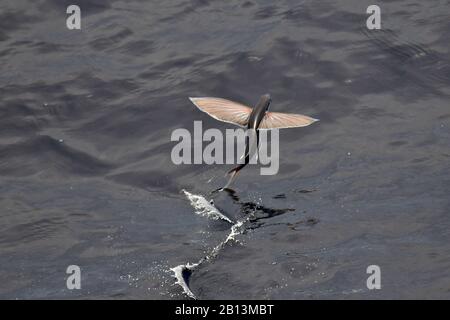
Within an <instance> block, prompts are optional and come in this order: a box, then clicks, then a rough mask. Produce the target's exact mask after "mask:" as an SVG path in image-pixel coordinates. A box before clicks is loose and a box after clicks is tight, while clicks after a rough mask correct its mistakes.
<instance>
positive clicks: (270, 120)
mask: <svg viewBox="0 0 450 320" xmlns="http://www.w3.org/2000/svg"><path fill="white" fill-rule="evenodd" d="M316 121H319V119H315V118H311V117H308V116H305V115H303V114H295V113H282V112H266V115H265V116H264V118H263V119H262V120H261V123H260V125H259V127H258V129H262V130H264V129H282V128H297V127H306V126H309V125H310V124H312V123H314V122H316Z"/></svg>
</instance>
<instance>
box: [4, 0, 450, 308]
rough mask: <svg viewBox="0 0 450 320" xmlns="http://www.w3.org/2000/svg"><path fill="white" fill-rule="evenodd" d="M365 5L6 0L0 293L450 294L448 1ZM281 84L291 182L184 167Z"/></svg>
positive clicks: (283, 168) (282, 176) (276, 103)
mask: <svg viewBox="0 0 450 320" xmlns="http://www.w3.org/2000/svg"><path fill="white" fill-rule="evenodd" d="M70 4H77V5H79V7H80V8H81V30H69V29H68V28H67V27H66V19H67V17H68V14H66V8H67V6H68V5H70ZM371 4H373V3H372V1H366V0H362V1H359V0H358V1H357V0H345V1H344V0H341V1H331V0H330V1H328V0H321V1H317V0H308V1H306V0H305V1H299V0H292V1H288V0H285V1H266V0H264V1H256V0H251V1H235V0H231V1H208V0H185V1H174V0H166V1H100V0H95V1H94V0H92V1H91V0H90V1H87V0H76V1H72V0H70V1H65V0H62V1H61V0H42V1H24V0H14V1H13V0H2V1H1V3H0V66H1V69H0V70H1V72H0V298H2V299H35V298H37V299H58V298H62V299H84V298H87V299H192V298H196V299H408V298H412V299H417V298H426V299H430V298H444V299H449V298H450V52H449V48H450V19H449V18H450V1H438V0H433V1H418V0H414V1H413V0H402V1H382V2H380V3H378V4H379V6H380V8H381V29H380V30H368V29H367V28H366V19H367V18H368V17H369V14H367V13H366V9H367V7H368V6H369V5H371ZM267 92H268V93H270V94H271V96H272V104H271V110H273V111H279V112H292V113H302V114H306V115H309V116H311V117H314V118H319V119H320V122H318V123H315V124H313V125H311V126H308V127H305V128H295V129H284V130H280V169H279V172H278V174H276V175H268V176H262V175H260V171H259V167H258V166H257V165H250V166H248V167H247V168H245V169H244V170H243V171H242V172H241V174H240V175H239V177H238V178H237V180H236V182H235V183H234V185H233V190H234V191H233V192H231V191H230V192H225V191H224V192H219V193H214V194H211V191H212V190H214V189H217V188H219V187H221V186H223V185H224V183H225V182H226V179H225V178H224V175H225V173H226V172H227V171H228V170H230V169H231V168H232V167H233V166H232V165H207V164H198V165H187V164H186V165H175V164H173V162H172V161H171V150H172V148H173V147H174V145H175V144H176V143H175V142H172V141H171V140H170V137H171V133H172V132H173V130H175V129H177V128H186V129H188V130H190V131H192V130H193V123H194V121H195V120H201V121H202V122H203V126H204V128H218V129H220V130H221V131H222V132H225V129H227V128H233V126H232V125H231V124H227V123H222V122H218V121H216V120H214V119H213V118H211V117H209V116H208V115H206V114H205V113H202V112H200V111H199V110H197V109H196V108H195V106H194V105H193V104H192V103H191V102H190V101H189V99H188V97H202V96H213V97H222V98H228V99H231V100H235V101H240V102H243V103H247V104H250V105H254V104H255V103H256V102H257V101H258V98H259V97H260V95H262V94H264V93H267ZM211 200H212V201H211ZM70 265H77V266H79V267H80V270H81V289H79V290H77V289H74V290H70V289H68V288H67V286H66V280H67V278H68V277H69V274H67V273H66V270H67V267H68V266H70ZM371 265H376V266H379V268H380V271H381V289H374V290H370V289H369V288H368V287H367V285H366V281H367V279H368V277H369V276H370V274H368V273H367V268H368V266H371Z"/></svg>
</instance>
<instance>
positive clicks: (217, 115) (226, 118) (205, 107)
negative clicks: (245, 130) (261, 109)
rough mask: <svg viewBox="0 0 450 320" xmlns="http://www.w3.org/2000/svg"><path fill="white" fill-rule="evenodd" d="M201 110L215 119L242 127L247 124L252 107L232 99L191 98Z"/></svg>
mask: <svg viewBox="0 0 450 320" xmlns="http://www.w3.org/2000/svg"><path fill="white" fill-rule="evenodd" d="M189 99H190V100H191V101H192V103H193V104H195V106H196V107H197V108H199V109H200V110H201V111H203V112H206V113H207V114H209V115H210V116H211V117H213V118H214V119H217V120H219V121H223V122H229V123H232V124H235V125H238V126H241V127H245V126H246V125H247V121H248V117H249V115H250V113H251V112H252V109H251V108H249V107H247V106H245V105H243V104H240V103H237V102H233V101H230V100H226V99H221V98H189Z"/></svg>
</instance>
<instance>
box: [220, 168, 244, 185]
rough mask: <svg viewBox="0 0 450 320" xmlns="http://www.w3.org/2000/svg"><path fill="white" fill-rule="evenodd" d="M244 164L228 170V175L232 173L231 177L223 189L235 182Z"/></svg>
mask: <svg viewBox="0 0 450 320" xmlns="http://www.w3.org/2000/svg"><path fill="white" fill-rule="evenodd" d="M243 167H244V166H237V167H236V168H233V169H231V170H230V171H228V172H227V175H231V176H230V179H229V180H228V182H227V184H226V185H225V186H224V187H223V188H222V190H223V189H227V188H228V187H229V186H230V185H231V183H233V181H234V179H236V176H237V175H238V173H239V171H241V169H242V168H243Z"/></svg>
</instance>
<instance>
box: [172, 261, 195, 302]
mask: <svg viewBox="0 0 450 320" xmlns="http://www.w3.org/2000/svg"><path fill="white" fill-rule="evenodd" d="M196 266H197V264H189V263H188V264H186V265H183V264H181V265H179V266H176V267H174V268H170V270H172V271H173V273H174V277H175V278H176V279H177V281H176V282H175V284H178V285H180V286H181V288H183V291H184V293H185V294H186V295H187V296H188V297H190V298H192V299H197V298H196V297H195V295H194V293H193V292H192V291H191V289H189V286H188V285H187V283H186V281H185V280H184V277H183V271H184V270H185V269H189V270H191V268H192V269H193V268H195V267H196Z"/></svg>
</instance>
